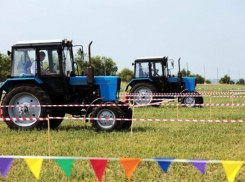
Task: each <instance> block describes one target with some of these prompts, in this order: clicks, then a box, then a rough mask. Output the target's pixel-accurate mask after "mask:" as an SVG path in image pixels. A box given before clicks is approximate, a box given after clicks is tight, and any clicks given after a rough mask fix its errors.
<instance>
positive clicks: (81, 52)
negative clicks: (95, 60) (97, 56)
mask: <svg viewBox="0 0 245 182" xmlns="http://www.w3.org/2000/svg"><path fill="white" fill-rule="evenodd" d="M78 51H79V52H80V54H81V57H82V61H84V53H83V49H81V48H80V49H79V50H78Z"/></svg>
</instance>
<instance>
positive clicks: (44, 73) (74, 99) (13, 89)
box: [0, 39, 132, 131]
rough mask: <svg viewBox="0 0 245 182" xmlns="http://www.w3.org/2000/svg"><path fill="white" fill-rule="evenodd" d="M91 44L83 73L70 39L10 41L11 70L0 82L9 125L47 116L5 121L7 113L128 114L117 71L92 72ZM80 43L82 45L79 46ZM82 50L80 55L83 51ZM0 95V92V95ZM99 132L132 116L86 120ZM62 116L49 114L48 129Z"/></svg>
mask: <svg viewBox="0 0 245 182" xmlns="http://www.w3.org/2000/svg"><path fill="white" fill-rule="evenodd" d="M91 44H92V42H91V43H90V44H89V66H88V67H87V75H86V76H84V71H82V72H81V73H80V74H79V72H78V68H77V63H76V62H75V61H74V57H73V47H74V46H73V44H72V41H68V40H66V39H64V40H48V41H23V42H17V43H16V44H15V45H13V46H12V51H11V52H10V51H8V54H9V55H11V61H12V62H11V75H10V76H8V79H6V81H5V82H4V83H3V84H2V85H1V86H0V94H1V95H0V96H2V93H3V91H5V92H6V94H5V95H4V97H3V99H2V103H1V104H2V105H19V106H18V107H3V108H2V115H3V118H4V121H5V123H6V124H7V125H8V127H9V128H10V129H16V130H18V129H24V130H30V129H34V128H38V129H42V128H46V127H47V121H41V120H38V119H30V120H14V119H12V120H10V121H9V120H7V119H5V118H45V117H47V115H48V114H49V116H54V117H64V116H65V114H66V113H67V114H71V115H73V116H78V117H86V118H87V117H90V118H131V117H132V110H131V108H129V107H127V106H126V107H125V106H120V105H119V106H116V107H115V106H111V104H122V102H120V101H119V92H120V84H121V78H120V77H118V76H94V70H93V67H92V66H91V58H90V46H91ZM81 48H82V46H81ZM81 48H80V49H79V50H80V53H81V54H83V50H82V49H81ZM0 98H1V97H0ZM68 104H73V105H75V104H80V105H81V104H83V105H86V104H87V105H89V104H107V105H104V106H101V107H92V106H81V107H31V105H68ZM86 121H88V120H86ZM90 121H91V123H92V126H93V127H94V128H95V129H96V130H97V131H113V130H121V129H126V128H129V127H130V126H131V121H122V120H103V119H101V120H95V119H94V120H92V119H91V120H90ZM61 122H62V119H51V120H50V126H51V128H53V129H55V128H57V127H58V126H59V125H60V124H61Z"/></svg>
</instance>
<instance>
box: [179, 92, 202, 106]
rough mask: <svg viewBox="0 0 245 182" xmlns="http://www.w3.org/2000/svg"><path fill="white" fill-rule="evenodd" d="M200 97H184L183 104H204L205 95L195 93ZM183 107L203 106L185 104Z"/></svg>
mask: <svg viewBox="0 0 245 182" xmlns="http://www.w3.org/2000/svg"><path fill="white" fill-rule="evenodd" d="M195 94H196V96H198V97H193V96H191V95H190V97H183V98H182V99H181V104H203V97H201V95H200V94H198V93H197V92H196V93H195ZM183 107H201V106H183Z"/></svg>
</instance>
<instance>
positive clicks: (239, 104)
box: [1, 99, 245, 108]
mask: <svg viewBox="0 0 245 182" xmlns="http://www.w3.org/2000/svg"><path fill="white" fill-rule="evenodd" d="M125 100H128V101H135V100H149V99H125ZM151 100H160V101H166V102H170V101H175V100H176V99H151ZM151 105H162V106H177V105H178V106H245V104H242V103H238V104H229V103H222V104H219V103H213V104H166V103H163V102H155V103H149V104H138V105H133V104H90V105H86V106H127V107H132V106H134V107H143V106H151ZM81 106H85V105H1V107H2V108H3V107H11V108H13V107H81Z"/></svg>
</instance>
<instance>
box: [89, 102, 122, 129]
mask: <svg viewBox="0 0 245 182" xmlns="http://www.w3.org/2000/svg"><path fill="white" fill-rule="evenodd" d="M90 117H91V123H92V126H93V127H94V128H95V130H96V131H107V132H110V131H113V130H120V129H121V126H122V124H123V123H124V122H123V121H121V120H113V118H123V111H122V110H121V109H120V108H119V107H95V108H94V109H93V110H92V112H91V115H90ZM93 118H98V119H96V120H95V119H93ZM102 118H103V119H102ZM105 118H106V119H110V120H105Z"/></svg>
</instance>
